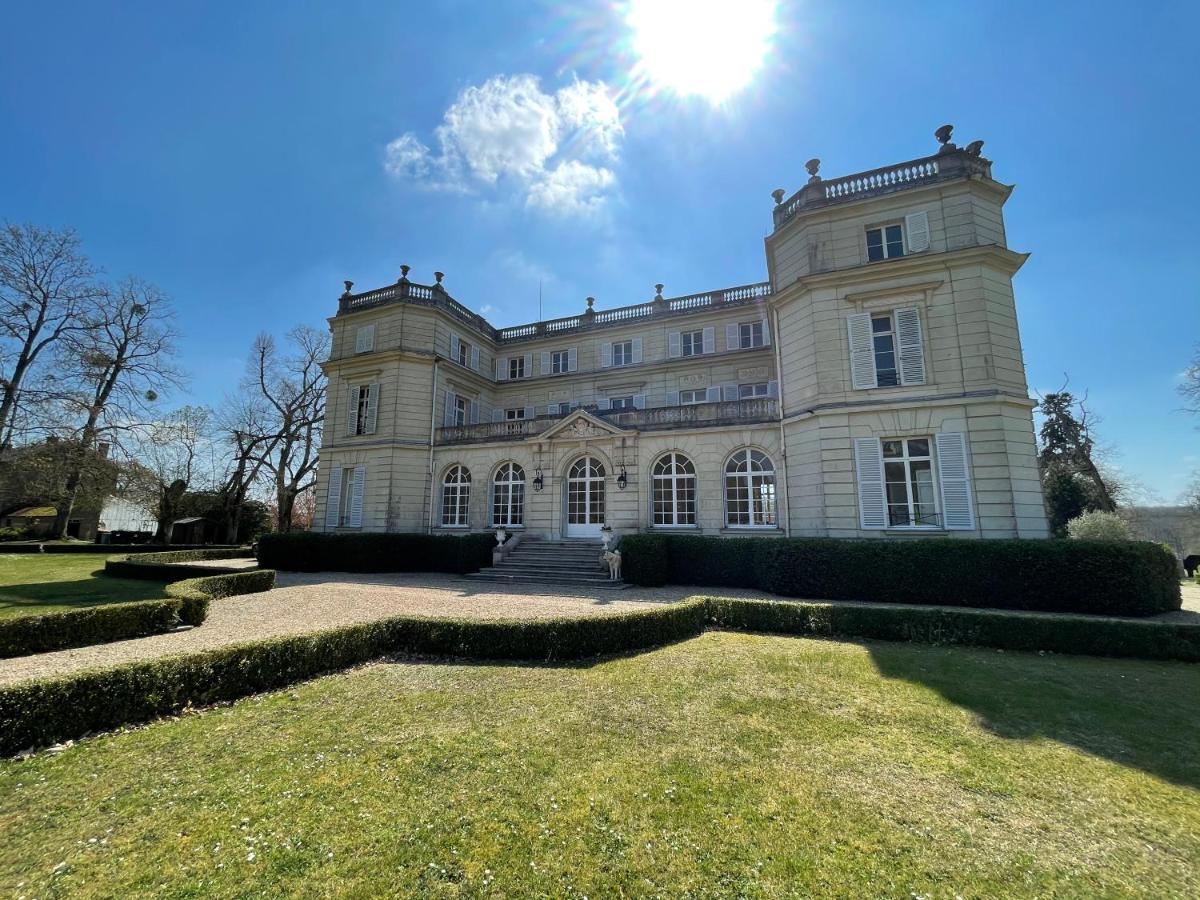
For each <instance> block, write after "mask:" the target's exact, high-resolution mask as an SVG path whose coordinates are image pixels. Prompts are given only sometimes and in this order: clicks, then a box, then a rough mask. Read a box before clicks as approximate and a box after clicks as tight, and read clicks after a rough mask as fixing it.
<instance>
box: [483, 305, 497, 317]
mask: <svg viewBox="0 0 1200 900" xmlns="http://www.w3.org/2000/svg"><path fill="white" fill-rule="evenodd" d="M498 312H500V307H498V306H493V305H492V304H491V303H485V304H483V306H481V307H479V314H480V315H481V316H494V315H495V314H496V313H498Z"/></svg>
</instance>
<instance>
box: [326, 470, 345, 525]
mask: <svg viewBox="0 0 1200 900" xmlns="http://www.w3.org/2000/svg"><path fill="white" fill-rule="evenodd" d="M341 505H342V470H341V468H340V467H336V466H335V467H334V468H333V469H331V470H330V472H329V493H328V494H326V496H325V527H326V528H337V526H338V513H339V512H340V511H341Z"/></svg>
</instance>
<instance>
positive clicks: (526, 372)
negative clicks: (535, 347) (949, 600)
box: [521, 353, 533, 378]
mask: <svg viewBox="0 0 1200 900" xmlns="http://www.w3.org/2000/svg"><path fill="white" fill-rule="evenodd" d="M532 374H533V354H532V353H526V354H525V365H524V366H522V368H521V375H522V377H524V378H528V377H529V376H531V375H532Z"/></svg>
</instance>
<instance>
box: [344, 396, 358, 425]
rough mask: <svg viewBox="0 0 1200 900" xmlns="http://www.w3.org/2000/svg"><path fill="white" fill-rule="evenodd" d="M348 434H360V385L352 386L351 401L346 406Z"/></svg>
mask: <svg viewBox="0 0 1200 900" xmlns="http://www.w3.org/2000/svg"><path fill="white" fill-rule="evenodd" d="M346 434H347V435H348V436H350V437H354V436H355V435H356V434H358V385H356V384H355V385H351V386H350V400H349V402H348V403H347V404H346Z"/></svg>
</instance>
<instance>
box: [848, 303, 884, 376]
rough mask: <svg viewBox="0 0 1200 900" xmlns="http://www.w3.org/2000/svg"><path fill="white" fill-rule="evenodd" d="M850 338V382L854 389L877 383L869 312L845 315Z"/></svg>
mask: <svg viewBox="0 0 1200 900" xmlns="http://www.w3.org/2000/svg"><path fill="white" fill-rule="evenodd" d="M846 333H847V335H848V336H849V338H850V383H851V384H852V385H853V387H854V389H855V390H856V391H860V390H863V389H864V388H873V387H875V386H876V385H877V381H876V376H875V345H874V343H873V339H872V335H871V314H870V313H854V314H853V315H850V316H847V317H846Z"/></svg>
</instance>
